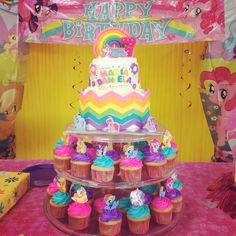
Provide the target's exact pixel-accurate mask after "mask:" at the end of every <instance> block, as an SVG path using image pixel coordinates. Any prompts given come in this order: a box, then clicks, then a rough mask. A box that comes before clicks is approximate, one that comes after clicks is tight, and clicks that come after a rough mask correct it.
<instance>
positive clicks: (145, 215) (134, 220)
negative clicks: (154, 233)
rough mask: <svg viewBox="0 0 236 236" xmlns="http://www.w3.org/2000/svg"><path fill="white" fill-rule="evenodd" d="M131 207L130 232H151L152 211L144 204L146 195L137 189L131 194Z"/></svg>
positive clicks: (129, 211)
mask: <svg viewBox="0 0 236 236" xmlns="http://www.w3.org/2000/svg"><path fill="white" fill-rule="evenodd" d="M130 201H131V207H130V208H129V210H128V212H127V218H128V224H129V230H130V232H132V233H134V234H145V233H147V232H148V230H149V223H150V218H151V216H150V209H149V207H148V205H146V204H144V193H143V192H142V191H141V190H139V189H137V190H134V191H132V192H131V194H130Z"/></svg>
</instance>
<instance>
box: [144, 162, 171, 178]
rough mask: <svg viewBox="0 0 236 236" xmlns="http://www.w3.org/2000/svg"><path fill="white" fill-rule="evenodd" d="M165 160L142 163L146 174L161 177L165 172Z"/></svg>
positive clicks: (151, 176)
mask: <svg viewBox="0 0 236 236" xmlns="http://www.w3.org/2000/svg"><path fill="white" fill-rule="evenodd" d="M166 163H167V162H166V161H165V162H163V163H153V162H152V163H151V162H146V163H144V164H145V166H146V170H147V174H148V176H149V177H150V178H155V179H156V178H157V177H162V176H164V175H165V173H166Z"/></svg>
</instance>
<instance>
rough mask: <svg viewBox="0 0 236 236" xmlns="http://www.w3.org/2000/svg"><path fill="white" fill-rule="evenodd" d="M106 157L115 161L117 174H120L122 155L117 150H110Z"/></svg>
mask: <svg viewBox="0 0 236 236" xmlns="http://www.w3.org/2000/svg"><path fill="white" fill-rule="evenodd" d="M106 156H108V157H110V158H111V159H112V160H113V161H114V167H115V174H118V173H119V172H120V159H121V155H120V153H119V152H117V151H116V150H109V151H107V152H106Z"/></svg>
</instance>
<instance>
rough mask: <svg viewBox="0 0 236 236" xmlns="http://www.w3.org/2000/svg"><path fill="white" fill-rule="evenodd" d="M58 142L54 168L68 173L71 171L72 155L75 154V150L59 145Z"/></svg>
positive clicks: (55, 150) (68, 146)
mask: <svg viewBox="0 0 236 236" xmlns="http://www.w3.org/2000/svg"><path fill="white" fill-rule="evenodd" d="M58 144H59V142H57V144H56V146H55V149H54V167H55V168H56V169H57V170H62V171H66V170H69V169H70V160H71V155H72V154H73V153H74V152H75V150H74V148H73V147H72V146H70V145H66V144H62V143H61V145H58Z"/></svg>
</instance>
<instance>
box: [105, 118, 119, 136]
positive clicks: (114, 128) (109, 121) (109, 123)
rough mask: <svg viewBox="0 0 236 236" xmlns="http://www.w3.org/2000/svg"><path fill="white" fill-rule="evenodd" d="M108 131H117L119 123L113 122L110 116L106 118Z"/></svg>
mask: <svg viewBox="0 0 236 236" xmlns="http://www.w3.org/2000/svg"><path fill="white" fill-rule="evenodd" d="M106 123H107V128H108V132H119V131H120V125H119V124H118V123H117V122H114V120H113V118H112V117H109V118H107V120H106Z"/></svg>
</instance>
